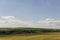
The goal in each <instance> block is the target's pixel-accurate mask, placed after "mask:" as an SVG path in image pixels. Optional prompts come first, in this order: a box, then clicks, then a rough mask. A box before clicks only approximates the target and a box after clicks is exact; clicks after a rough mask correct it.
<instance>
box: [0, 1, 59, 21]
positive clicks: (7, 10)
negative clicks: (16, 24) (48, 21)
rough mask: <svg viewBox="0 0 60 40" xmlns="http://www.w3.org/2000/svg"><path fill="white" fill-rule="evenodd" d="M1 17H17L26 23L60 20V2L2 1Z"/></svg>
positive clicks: (0, 3)
mask: <svg viewBox="0 0 60 40" xmlns="http://www.w3.org/2000/svg"><path fill="white" fill-rule="evenodd" d="M0 16H16V17H17V18H19V19H22V20H26V21H32V20H33V21H37V20H40V19H41V18H55V19H60V0H0Z"/></svg>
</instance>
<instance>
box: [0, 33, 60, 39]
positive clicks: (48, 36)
mask: <svg viewBox="0 0 60 40" xmlns="http://www.w3.org/2000/svg"><path fill="white" fill-rule="evenodd" d="M0 40H60V32H50V33H44V34H34V35H32V34H30V35H7V36H0Z"/></svg>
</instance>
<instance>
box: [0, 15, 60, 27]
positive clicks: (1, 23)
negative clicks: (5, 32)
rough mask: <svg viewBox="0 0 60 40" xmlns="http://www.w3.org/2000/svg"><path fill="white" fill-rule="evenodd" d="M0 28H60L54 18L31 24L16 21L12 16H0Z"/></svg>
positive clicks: (58, 22) (58, 21) (59, 22)
mask: <svg viewBox="0 0 60 40" xmlns="http://www.w3.org/2000/svg"><path fill="white" fill-rule="evenodd" d="M0 27H1V28H6V27H8V28H14V27H32V28H60V20H56V19H54V18H46V19H44V20H42V21H37V22H35V23H33V22H26V21H23V20H20V19H17V18H16V17H14V16H0Z"/></svg>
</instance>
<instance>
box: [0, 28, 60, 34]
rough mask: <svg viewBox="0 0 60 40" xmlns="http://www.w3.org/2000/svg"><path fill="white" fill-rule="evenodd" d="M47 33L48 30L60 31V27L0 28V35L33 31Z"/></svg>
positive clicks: (30, 32)
mask: <svg viewBox="0 0 60 40" xmlns="http://www.w3.org/2000/svg"><path fill="white" fill-rule="evenodd" d="M45 32H46V33H47V32H60V29H39V28H37V29H36V28H35V29H34V28H26V29H25V28H24V29H8V30H0V35H10V34H32V33H45Z"/></svg>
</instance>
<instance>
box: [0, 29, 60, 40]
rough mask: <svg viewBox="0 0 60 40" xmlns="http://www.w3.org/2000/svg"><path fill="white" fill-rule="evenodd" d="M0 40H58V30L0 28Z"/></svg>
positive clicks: (59, 31)
mask: <svg viewBox="0 0 60 40" xmlns="http://www.w3.org/2000/svg"><path fill="white" fill-rule="evenodd" d="M0 40H60V29H42V28H0Z"/></svg>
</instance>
